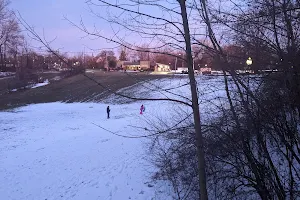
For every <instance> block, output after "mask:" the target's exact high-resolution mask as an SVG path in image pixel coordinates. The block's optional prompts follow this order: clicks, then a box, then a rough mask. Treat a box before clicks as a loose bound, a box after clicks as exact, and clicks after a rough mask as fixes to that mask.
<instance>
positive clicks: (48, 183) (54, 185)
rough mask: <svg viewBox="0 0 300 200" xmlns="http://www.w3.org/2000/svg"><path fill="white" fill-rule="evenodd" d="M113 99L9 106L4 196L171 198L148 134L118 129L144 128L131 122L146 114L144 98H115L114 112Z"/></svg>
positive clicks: (4, 124)
mask: <svg viewBox="0 0 300 200" xmlns="http://www.w3.org/2000/svg"><path fill="white" fill-rule="evenodd" d="M106 106H107V105H105V104H92V103H90V104H80V103H78V104H63V103H49V104H36V105H30V106H26V107H22V108H19V109H16V110H14V111H12V112H2V113H1V114H0V121H1V124H0V179H1V180H0V199H3V200H12V199H16V200H22V199H28V200H29V199H30V200H34V199H37V200H41V199H47V200H50V199H53V200H56V199H89V200H93V199H118V200H119V199H168V198H170V199H172V198H171V197H170V195H169V194H168V193H169V188H168V187H167V185H166V184H163V183H157V184H155V183H152V182H151V181H150V180H151V179H150V176H151V172H152V170H153V169H152V167H151V165H150V164H149V163H148V162H147V161H146V159H145V156H146V155H145V151H144V149H143V148H144V142H145V141H144V139H141V138H139V139H130V138H125V137H120V136H116V135H114V133H116V134H119V135H132V134H134V135H137V134H142V133H137V130H136V129H135V128H132V126H130V125H136V124H138V122H139V120H140V119H142V118H144V117H145V115H146V113H145V114H144V115H143V116H141V115H140V114H139V106H140V104H137V103H133V104H129V105H125V104H124V105H119V106H117V105H114V106H112V105H111V118H110V119H107V118H106ZM149 115H150V114H149ZM94 124H97V125H99V126H101V127H102V128H100V127H98V126H96V125H94ZM103 128H104V129H107V130H108V131H106V130H104V129H103ZM109 131H111V132H113V133H111V132H109Z"/></svg>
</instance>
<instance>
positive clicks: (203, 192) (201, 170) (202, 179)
mask: <svg viewBox="0 0 300 200" xmlns="http://www.w3.org/2000/svg"><path fill="white" fill-rule="evenodd" d="M179 2H180V7H181V17H182V22H183V28H184V36H185V44H186V62H187V66H188V70H189V79H190V87H191V94H192V105H193V114H194V126H195V132H196V138H197V149H198V155H197V157H198V175H199V187H200V198H199V199H201V200H207V199H208V196H207V189H206V172H205V157H204V148H203V137H202V133H201V123H200V112H199V103H198V93H197V84H196V80H195V75H194V70H193V58H192V49H191V39H190V30H189V23H188V19H187V13H186V5H185V0H180V1H179Z"/></svg>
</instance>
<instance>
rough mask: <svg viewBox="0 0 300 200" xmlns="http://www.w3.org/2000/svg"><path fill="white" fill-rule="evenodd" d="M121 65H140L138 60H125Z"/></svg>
mask: <svg viewBox="0 0 300 200" xmlns="http://www.w3.org/2000/svg"><path fill="white" fill-rule="evenodd" d="M123 65H140V62H131V61H125V62H124V63H123Z"/></svg>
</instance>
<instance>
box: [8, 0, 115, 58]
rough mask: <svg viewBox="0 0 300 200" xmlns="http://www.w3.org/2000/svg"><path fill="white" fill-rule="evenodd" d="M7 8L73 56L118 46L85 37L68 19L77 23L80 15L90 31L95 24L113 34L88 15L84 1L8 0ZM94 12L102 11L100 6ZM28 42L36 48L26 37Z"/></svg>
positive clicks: (103, 30)
mask: <svg viewBox="0 0 300 200" xmlns="http://www.w3.org/2000/svg"><path fill="white" fill-rule="evenodd" d="M10 8H11V9H13V10H14V11H16V12H19V13H20V15H21V16H22V18H23V19H24V20H25V21H26V22H27V23H28V24H29V25H30V26H33V27H34V28H35V30H36V32H38V33H39V35H45V38H46V39H47V40H48V41H52V40H53V39H55V40H54V41H53V42H52V43H51V46H52V48H54V49H59V50H60V51H61V52H68V53H70V54H74V55H76V54H79V53H80V52H83V51H85V52H86V53H92V52H95V50H96V52H99V51H100V50H101V49H103V48H116V47H117V45H116V44H112V43H108V42H107V41H105V40H103V39H96V40H95V39H91V38H90V37H86V34H84V33H83V32H82V31H81V30H79V29H78V28H77V27H75V26H74V25H72V24H70V22H69V21H68V20H70V21H72V22H74V23H75V24H80V20H81V18H82V19H83V21H84V24H85V26H86V27H88V28H89V29H90V30H92V29H93V27H94V25H95V26H96V27H97V29H98V30H100V31H101V33H103V34H105V35H111V34H112V33H113V32H112V30H111V28H110V26H109V24H108V23H107V22H104V21H103V20H100V19H99V18H97V17H95V15H93V14H91V12H90V11H89V8H88V6H87V4H86V3H85V1H84V0H42V1H41V0H11V4H10ZM97 11H99V12H101V8H97ZM66 19H68V20H66ZM25 34H26V33H25ZM29 43H30V44H31V45H32V46H33V47H34V48H35V49H36V50H37V51H39V49H40V48H39V47H41V44H40V43H38V42H36V41H33V40H32V39H29Z"/></svg>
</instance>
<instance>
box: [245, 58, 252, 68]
mask: <svg viewBox="0 0 300 200" xmlns="http://www.w3.org/2000/svg"><path fill="white" fill-rule="evenodd" d="M246 64H247V65H248V66H250V65H252V58H251V57H249V58H248V59H247V60H246Z"/></svg>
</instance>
